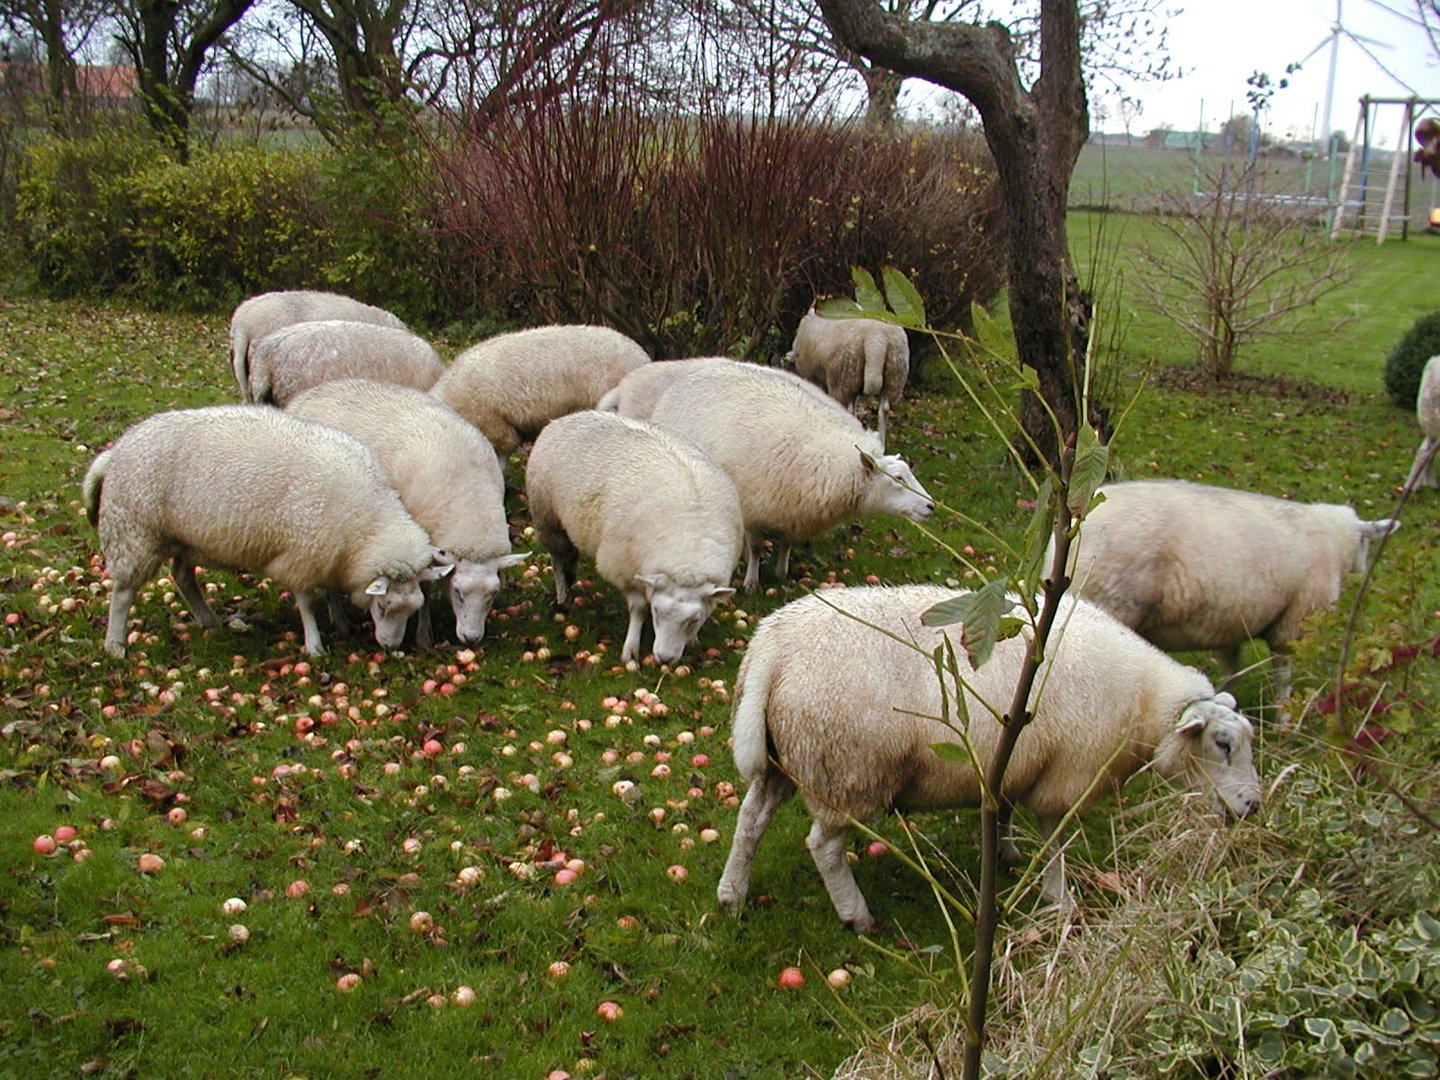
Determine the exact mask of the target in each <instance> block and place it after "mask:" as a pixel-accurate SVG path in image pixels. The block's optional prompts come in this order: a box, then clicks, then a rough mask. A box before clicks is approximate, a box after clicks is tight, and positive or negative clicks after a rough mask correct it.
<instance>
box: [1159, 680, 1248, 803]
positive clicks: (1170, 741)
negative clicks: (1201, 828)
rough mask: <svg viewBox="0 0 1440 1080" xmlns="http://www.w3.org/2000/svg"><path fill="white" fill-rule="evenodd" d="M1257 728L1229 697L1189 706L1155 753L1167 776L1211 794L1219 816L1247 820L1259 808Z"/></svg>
mask: <svg viewBox="0 0 1440 1080" xmlns="http://www.w3.org/2000/svg"><path fill="white" fill-rule="evenodd" d="M1254 741H1255V729H1254V728H1253V727H1252V726H1251V724H1250V721H1249V720H1247V719H1246V718H1245V716H1244V715H1243V714H1242V713H1240V712H1238V711H1237V710H1236V707H1235V699H1234V698H1233V697H1231V696H1230V695H1229V694H1226V693H1219V694H1216V695H1215V696H1214V697H1213V698H1202V699H1201V700H1199V701H1196V702H1192V703H1191V704H1190V705H1187V706H1186V707H1185V708H1184V709H1183V710H1182V711H1181V713H1180V719H1179V720H1178V721H1177V722H1176V724H1175V727H1174V729H1173V730H1172V731H1171V732H1170V734H1169V736H1168V737H1167V738H1166V739H1165V741H1164V742H1163V743H1162V744H1161V745H1160V748H1159V749H1158V750H1157V751H1156V754H1155V768H1156V770H1157V771H1158V772H1159V773H1160V774H1161V775H1163V776H1168V777H1171V778H1174V779H1181V778H1183V779H1184V780H1185V781H1186V782H1188V783H1190V784H1192V785H1194V786H1196V787H1200V788H1203V789H1204V790H1206V791H1208V792H1209V793H1210V796H1211V799H1212V801H1213V802H1214V804H1215V809H1216V811H1217V812H1219V813H1220V814H1221V816H1227V817H1237V818H1242V817H1249V816H1250V815H1251V814H1253V813H1254V812H1255V811H1256V810H1258V809H1259V807H1260V777H1259V774H1257V773H1256V771H1255V761H1254V757H1253V754H1252V748H1253V744H1254Z"/></svg>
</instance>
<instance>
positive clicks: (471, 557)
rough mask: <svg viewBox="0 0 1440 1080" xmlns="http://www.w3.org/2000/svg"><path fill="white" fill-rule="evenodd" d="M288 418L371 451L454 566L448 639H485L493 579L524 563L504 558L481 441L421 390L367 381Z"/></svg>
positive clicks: (496, 472) (334, 390)
mask: <svg viewBox="0 0 1440 1080" xmlns="http://www.w3.org/2000/svg"><path fill="white" fill-rule="evenodd" d="M285 411H286V412H288V413H291V414H293V415H295V416H299V417H302V418H303V419H306V420H313V421H315V422H316V423H320V424H326V425H328V426H330V427H333V428H338V429H339V430H340V431H344V432H346V433H348V434H350V435H353V436H355V438H357V439H359V440H360V441H361V442H362V443H364V444H365V445H366V446H368V447H369V448H370V449H371V451H373V452H374V454H375V456H376V458H378V459H379V461H380V464H381V466H383V467H384V469H385V472H386V474H387V475H388V476H389V477H390V482H391V484H393V485H394V487H395V490H396V491H397V492H398V493H399V495H400V501H401V502H402V503H404V504H405V509H406V510H408V511H409V512H410V516H411V517H413V518H414V519H415V520H416V521H417V522H419V523H420V525H421V526H422V527H423V528H424V529H425V530H426V531H427V532H428V533H429V534H430V540H431V542H432V543H433V544H435V546H436V547H438V548H440V549H441V550H442V551H444V552H445V554H446V555H448V556H450V557H451V558H452V559H454V560H456V561H455V569H454V570H453V572H451V573H450V574H448V575H446V576H445V578H444V581H443V588H444V590H445V595H446V598H447V600H448V601H449V603H450V606H451V608H452V609H453V610H454V612H455V635H456V636H457V637H458V638H459V639H460V640H461V641H463V642H476V641H479V640H480V639H481V638H483V637H484V636H485V619H486V616H488V615H489V613H490V608H491V605H492V604H493V603H494V600H495V594H496V593H498V592H499V591H500V572H501V571H502V570H506V569H508V568H510V567H512V566H515V565H518V564H519V563H522V562H524V561H525V559H526V558H527V557H528V556H529V552H523V553H521V554H518V555H514V554H511V552H510V528H509V525H508V523H507V522H506V520H505V481H504V479H503V478H502V476H501V474H500V462H499V460H498V459H497V458H496V456H495V450H494V448H493V447H492V446H491V445H490V444H489V442H487V441H486V439H485V436H483V435H481V434H480V432H479V431H477V430H476V429H475V427H474V425H472V424H470V423H467V422H466V420H465V419H464V417H462V416H460V415H459V414H458V413H456V412H455V411H454V410H453V409H450V408H448V407H447V406H445V405H442V404H440V402H438V401H436V400H435V399H434V398H433V397H431V396H430V395H429V394H427V393H425V392H424V391H422V390H416V389H413V388H412V387H408V386H395V385H392V384H390V383H381V382H374V381H372V380H369V379H339V380H337V381H335V382H327V383H321V384H320V385H319V386H313V387H311V388H310V389H309V390H306V391H305V392H304V393H302V394H300V395H298V396H297V397H295V398H294V399H292V400H291V402H290V404H289V405H287V406H286V407H285ZM425 625H426V624H425V623H423V622H422V627H423V626H425ZM423 643H425V642H424V639H423V638H422V644H423Z"/></svg>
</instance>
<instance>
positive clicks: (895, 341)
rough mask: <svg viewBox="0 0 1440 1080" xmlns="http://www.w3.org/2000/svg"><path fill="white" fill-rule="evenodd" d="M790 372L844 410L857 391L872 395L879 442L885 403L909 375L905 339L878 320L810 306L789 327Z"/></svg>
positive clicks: (894, 396) (853, 404) (890, 401)
mask: <svg viewBox="0 0 1440 1080" xmlns="http://www.w3.org/2000/svg"><path fill="white" fill-rule="evenodd" d="M790 355H791V357H792V358H793V360H794V363H795V373H796V374H797V375H799V376H801V377H802V378H805V379H809V380H810V381H811V382H813V383H815V384H817V385H819V386H823V387H824V388H825V390H826V392H827V393H828V394H829V395H830V396H831V397H833V398H834V399H835V400H836V401H838V402H840V404H842V405H844V406H845V407H846V408H847V409H856V408H858V406H859V401H858V400H857V399H858V398H859V397H860V395H861V394H864V395H865V396H866V397H873V398H877V399H878V401H879V404H878V406H877V409H876V415H877V419H876V427H877V428H878V429H879V433H880V443H881V445H882V446H883V445H884V444H885V435H886V429H887V427H888V423H887V419H888V417H889V414H890V406H891V405H893V404H894V403H895V402H897V401H899V400H900V395H901V394H903V393H904V392H905V381H906V380H907V379H908V378H909V377H910V339H909V338H908V337H906V335H905V328H904V327H903V326H896V325H894V324H893V323H887V322H881V321H879V320H878V319H861V318H827V317H826V316H824V315H821V314H819V313H818V312H817V311H816V310H815V309H814V308H813V307H812V308H811V309H810V310H809V311H808V312H806V314H805V317H804V318H803V319H801V320H800V325H799V326H798V327H797V328H796V330H795V341H794V343H793V344H792V346H791V349H790Z"/></svg>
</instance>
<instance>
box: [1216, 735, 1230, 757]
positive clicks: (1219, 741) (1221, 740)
mask: <svg viewBox="0 0 1440 1080" xmlns="http://www.w3.org/2000/svg"><path fill="white" fill-rule="evenodd" d="M1215 745H1216V746H1217V747H1219V748H1220V750H1221V751H1223V752H1224V754H1225V756H1226V757H1229V756H1230V750H1231V749H1232V747H1231V744H1230V736H1229V735H1216V736H1215Z"/></svg>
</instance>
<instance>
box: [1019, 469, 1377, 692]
mask: <svg viewBox="0 0 1440 1080" xmlns="http://www.w3.org/2000/svg"><path fill="white" fill-rule="evenodd" d="M1100 491H1101V493H1102V494H1103V495H1104V496H1105V498H1104V501H1103V502H1101V503H1100V504H1099V505H1098V506H1096V507H1095V508H1094V509H1093V510H1091V511H1090V514H1089V516H1088V517H1087V518H1086V520H1085V523H1084V524H1083V525H1082V526H1081V528H1080V533H1079V535H1078V537H1077V539H1076V541H1075V543H1074V544H1072V545H1071V548H1070V561H1069V573H1070V576H1071V579H1072V580H1073V581H1074V583H1075V590H1076V592H1077V593H1078V594H1079V595H1080V596H1083V597H1085V598H1086V599H1088V600H1090V601H1092V602H1093V603H1096V604H1098V605H1099V606H1101V607H1103V608H1104V609H1105V610H1106V611H1108V612H1110V613H1111V614H1112V615H1114V616H1115V617H1116V618H1117V619H1119V620H1120V621H1121V622H1122V623H1124V624H1125V625H1126V626H1128V627H1130V628H1131V629H1132V630H1135V631H1136V632H1137V633H1139V634H1140V635H1141V636H1142V637H1144V638H1146V639H1148V640H1149V641H1151V642H1153V643H1154V644H1156V645H1158V646H1159V647H1160V648H1162V649H1166V650H1169V651H1171V652H1174V651H1179V650H1183V649H1216V650H1219V652H1220V654H1221V660H1222V662H1223V663H1224V664H1225V665H1226V668H1227V672H1228V673H1233V672H1234V671H1235V670H1236V668H1237V667H1238V664H1239V657H1240V648H1241V646H1243V645H1244V644H1245V643H1246V642H1247V641H1250V640H1251V639H1252V638H1259V639H1263V640H1264V641H1265V642H1266V643H1267V644H1268V645H1269V646H1270V649H1271V651H1272V652H1273V653H1275V654H1277V655H1279V656H1282V657H1283V656H1284V654H1285V653H1286V652H1287V651H1288V648H1289V645H1290V642H1292V641H1294V640H1295V638H1297V637H1298V636H1299V634H1300V624H1301V622H1302V621H1303V620H1304V619H1305V618H1306V617H1307V616H1309V615H1312V614H1314V613H1315V612H1317V611H1323V610H1324V609H1326V608H1328V607H1329V606H1330V605H1331V604H1333V603H1334V602H1335V600H1336V599H1337V598H1338V597H1339V595H1340V586H1341V582H1342V580H1343V579H1344V577H1345V575H1346V574H1347V573H1350V572H1351V571H1352V570H1353V571H1356V572H1359V571H1363V570H1364V569H1365V567H1366V564H1367V562H1368V558H1369V550H1370V542H1371V541H1372V540H1376V539H1379V538H1380V537H1383V536H1386V535H1388V534H1389V533H1390V532H1393V531H1394V530H1395V529H1396V528H1398V527H1399V523H1398V522H1395V521H1391V520H1389V519H1385V520H1380V521H1361V520H1360V519H1359V518H1358V517H1357V516H1356V514H1355V511H1354V510H1352V509H1351V508H1350V507H1348V506H1336V505H1331V504H1326V503H1296V502H1290V501H1288V500H1286V499H1277V498H1273V497H1271V496H1268V495H1257V494H1254V493H1252V492H1248V491H1233V490H1230V489H1229V488H1219V487H1211V486H1208V485H1205V484H1194V483H1190V482H1188V481H1184V480H1132V481H1128V482H1125V483H1117V484H1106V485H1105V486H1104V487H1102V488H1101V489H1100ZM1046 565H1049V564H1048V561H1047V564H1046ZM1289 666H1290V665H1289V660H1288V658H1286V659H1283V660H1282V661H1280V662H1279V663H1277V672H1278V674H1277V695H1278V696H1281V697H1283V696H1284V695H1285V693H1287V692H1288V682H1289Z"/></svg>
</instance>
